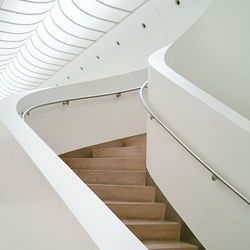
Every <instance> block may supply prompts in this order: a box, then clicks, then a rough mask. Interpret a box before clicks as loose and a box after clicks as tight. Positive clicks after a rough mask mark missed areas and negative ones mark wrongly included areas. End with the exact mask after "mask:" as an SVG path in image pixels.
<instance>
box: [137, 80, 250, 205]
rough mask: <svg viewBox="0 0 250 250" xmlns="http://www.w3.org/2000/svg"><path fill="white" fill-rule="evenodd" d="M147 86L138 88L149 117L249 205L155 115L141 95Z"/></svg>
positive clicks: (242, 195)
mask: <svg viewBox="0 0 250 250" xmlns="http://www.w3.org/2000/svg"><path fill="white" fill-rule="evenodd" d="M147 87H148V81H146V82H145V83H144V84H143V85H142V87H141V89H140V98H141V101H142V104H143V106H144V108H145V109H146V110H147V112H148V113H149V114H150V119H151V120H152V119H154V120H156V121H157V123H159V124H160V126H161V127H162V128H163V129H165V130H166V131H167V132H168V133H169V134H170V135H171V136H172V137H173V138H174V139H175V140H176V141H177V142H178V143H179V144H180V145H181V146H182V147H183V148H184V149H185V150H186V151H187V152H188V153H190V154H191V155H192V156H193V157H194V158H195V159H196V160H197V161H198V162H199V163H200V164H201V165H202V166H203V167H205V168H206V169H207V170H208V171H209V172H210V173H211V174H212V180H213V181H216V180H220V181H221V182H222V183H223V184H224V185H226V186H227V187H228V188H229V189H231V190H232V191H233V192H234V193H235V194H236V195H237V196H238V197H240V198H241V199H242V200H243V201H244V202H246V203H247V204H248V205H250V200H249V199H248V197H246V196H245V195H244V194H242V193H241V192H240V191H239V190H238V189H237V188H235V187H234V186H233V185H231V184H230V183H229V182H228V181H226V180H225V179H224V178H223V177H222V176H221V175H220V174H218V173H217V172H216V171H215V170H214V169H213V168H211V167H210V166H209V165H208V164H207V163H206V162H205V161H203V160H202V159H201V158H200V157H199V156H198V155H197V154H196V153H194V152H193V151H192V150H191V149H190V148H189V147H188V146H187V145H186V144H185V143H184V142H183V141H182V140H181V139H180V138H179V137H178V136H177V135H176V134H175V133H174V132H173V131H172V130H171V129H170V128H168V127H167V126H166V125H165V124H164V123H163V121H161V119H160V118H159V117H157V115H155V114H154V112H153V111H152V109H151V108H150V107H149V106H148V104H147V103H146V101H145V99H144V97H143V90H144V89H145V88H147Z"/></svg>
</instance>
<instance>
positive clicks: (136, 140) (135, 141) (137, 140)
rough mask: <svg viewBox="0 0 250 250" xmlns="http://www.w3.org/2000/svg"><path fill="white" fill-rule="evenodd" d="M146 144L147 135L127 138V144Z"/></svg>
mask: <svg viewBox="0 0 250 250" xmlns="http://www.w3.org/2000/svg"><path fill="white" fill-rule="evenodd" d="M139 145H140V146H145V145H146V136H141V137H135V138H129V139H126V140H125V146H126V147H128V146H139Z"/></svg>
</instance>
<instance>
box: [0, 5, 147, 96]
mask: <svg viewBox="0 0 250 250" xmlns="http://www.w3.org/2000/svg"><path fill="white" fill-rule="evenodd" d="M144 2H145V0H84V1H83V0H66V1H65V0H57V1H55V0H3V1H2V2H1V3H0V98H1V97H4V96H7V95H11V94H16V93H19V92H22V91H25V90H31V89H34V88H36V87H39V86H40V85H41V84H42V83H43V82H44V81H46V80H47V79H48V78H50V77H51V76H52V75H53V74H55V72H57V71H58V70H60V69H61V68H62V67H63V66H64V65H65V64H67V63H68V62H69V61H71V60H72V59H74V58H75V57H76V56H77V55H79V54H80V53H82V52H83V51H84V50H86V49H87V48H88V47H89V46H91V45H92V44H93V43H94V42H95V41H97V40H98V39H100V38H101V37H102V36H103V35H104V34H106V33H107V32H109V31H110V30H111V29H112V28H113V27H115V25H117V24H119V23H120V22H121V21H122V20H123V19H125V18H126V17H127V16H128V15H129V14H131V13H133V11H135V9H137V8H138V7H139V6H141V5H142V4H143V3H144Z"/></svg>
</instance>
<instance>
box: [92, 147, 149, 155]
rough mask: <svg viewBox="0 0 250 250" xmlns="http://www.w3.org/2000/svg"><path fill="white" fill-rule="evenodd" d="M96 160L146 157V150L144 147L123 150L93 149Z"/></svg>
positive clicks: (124, 148)
mask: <svg viewBox="0 0 250 250" xmlns="http://www.w3.org/2000/svg"><path fill="white" fill-rule="evenodd" d="M93 157H94V158H114V157H117V158H119V157H125V158H127V157H134V158H135V157H137V158H145V157H146V148H145V147H144V146H138V147H122V148H102V149H93Z"/></svg>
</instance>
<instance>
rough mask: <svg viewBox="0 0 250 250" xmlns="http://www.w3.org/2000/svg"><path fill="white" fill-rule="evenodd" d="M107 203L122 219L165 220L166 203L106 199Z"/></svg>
mask: <svg viewBox="0 0 250 250" xmlns="http://www.w3.org/2000/svg"><path fill="white" fill-rule="evenodd" d="M105 203H106V205H107V206H108V207H109V208H110V209H111V210H112V211H113V212H114V213H115V214H116V216H117V217H119V218H120V219H146V220H163V219H164V218H165V211H166V204H164V203H143V202H114V201H106V202H105Z"/></svg>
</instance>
